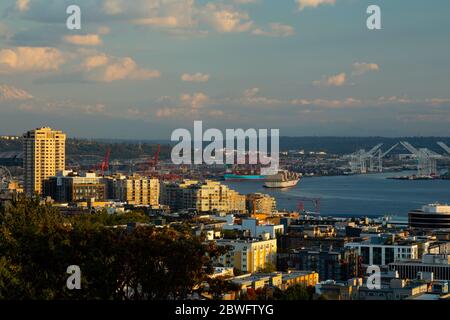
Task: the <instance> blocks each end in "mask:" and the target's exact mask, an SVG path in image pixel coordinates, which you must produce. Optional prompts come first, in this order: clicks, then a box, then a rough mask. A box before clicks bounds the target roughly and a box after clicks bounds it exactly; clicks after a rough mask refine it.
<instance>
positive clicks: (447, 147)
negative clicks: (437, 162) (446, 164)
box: [437, 141, 450, 156]
mask: <svg viewBox="0 0 450 320" xmlns="http://www.w3.org/2000/svg"><path fill="white" fill-rule="evenodd" d="M437 144H438V145H439V147H441V148H442V149H444V150H445V152H447V154H448V155H449V156H450V148H449V146H447V145H446V144H445V143H444V142H442V141H439V142H438V143H437Z"/></svg>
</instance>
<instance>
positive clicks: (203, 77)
mask: <svg viewBox="0 0 450 320" xmlns="http://www.w3.org/2000/svg"><path fill="white" fill-rule="evenodd" d="M181 80H182V81H185V82H208V81H209V74H204V73H200V72H197V73H194V74H188V73H184V74H182V75H181Z"/></svg>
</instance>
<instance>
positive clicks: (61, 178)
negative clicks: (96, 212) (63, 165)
mask: <svg viewBox="0 0 450 320" xmlns="http://www.w3.org/2000/svg"><path fill="white" fill-rule="evenodd" d="M43 195H44V196H46V197H51V198H52V199H53V200H55V201H56V202H81V201H88V200H92V199H95V200H96V201H104V200H106V199H107V198H108V194H107V190H106V183H105V182H104V179H103V177H98V176H97V175H96V174H95V173H93V172H87V173H84V174H78V173H76V172H73V171H71V170H66V171H60V172H58V173H57V175H56V176H54V177H50V178H48V179H47V180H45V181H44V184H43Z"/></svg>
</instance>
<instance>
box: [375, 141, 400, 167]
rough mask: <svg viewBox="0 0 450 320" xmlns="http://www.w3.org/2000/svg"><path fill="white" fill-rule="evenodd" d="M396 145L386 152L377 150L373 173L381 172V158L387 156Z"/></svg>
mask: <svg viewBox="0 0 450 320" xmlns="http://www.w3.org/2000/svg"><path fill="white" fill-rule="evenodd" d="M397 146H398V143H396V144H394V145H393V146H392V147H390V148H389V149H388V150H387V151H385V152H383V151H382V150H381V149H378V150H377V151H376V156H377V160H378V164H377V167H376V170H375V171H378V172H383V158H384V157H385V156H387V155H388V154H389V153H390V152H391V151H392V150H394V149H395V148H397Z"/></svg>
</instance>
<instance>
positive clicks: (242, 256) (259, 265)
mask: <svg viewBox="0 0 450 320" xmlns="http://www.w3.org/2000/svg"><path fill="white" fill-rule="evenodd" d="M217 244H218V245H220V246H229V247H230V248H231V250H230V251H229V252H228V253H227V254H225V255H223V256H221V257H220V258H219V261H218V262H219V263H220V264H222V265H223V266H224V267H234V268H236V269H238V270H240V271H242V272H246V273H254V272H259V271H261V270H264V269H268V268H269V269H270V268H275V267H276V263H277V240H275V239H267V240H260V239H245V240H228V239H220V240H217Z"/></svg>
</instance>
